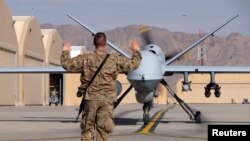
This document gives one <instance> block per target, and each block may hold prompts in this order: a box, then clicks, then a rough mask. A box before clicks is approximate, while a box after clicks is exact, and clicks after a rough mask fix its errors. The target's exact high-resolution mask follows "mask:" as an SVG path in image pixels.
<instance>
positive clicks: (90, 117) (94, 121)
mask: <svg viewBox="0 0 250 141" xmlns="http://www.w3.org/2000/svg"><path fill="white" fill-rule="evenodd" d="M81 128H82V132H81V141H94V139H95V138H96V141H107V140H108V136H109V133H112V132H113V129H114V121H113V103H111V102H108V101H101V100H86V101H85V105H84V111H83V114H82V120H81ZM95 131H96V132H95ZM94 135H95V136H94Z"/></svg>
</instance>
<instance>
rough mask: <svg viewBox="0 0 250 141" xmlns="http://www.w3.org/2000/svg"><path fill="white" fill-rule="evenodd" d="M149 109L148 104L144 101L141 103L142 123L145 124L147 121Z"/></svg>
mask: <svg viewBox="0 0 250 141" xmlns="http://www.w3.org/2000/svg"><path fill="white" fill-rule="evenodd" d="M149 111H150V104H149V103H144V105H143V122H144V125H147V124H148V123H149Z"/></svg>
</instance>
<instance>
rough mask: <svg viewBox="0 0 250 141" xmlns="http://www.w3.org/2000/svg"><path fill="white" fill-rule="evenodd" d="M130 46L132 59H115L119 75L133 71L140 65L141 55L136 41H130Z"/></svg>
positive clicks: (120, 57)
mask: <svg viewBox="0 0 250 141" xmlns="http://www.w3.org/2000/svg"><path fill="white" fill-rule="evenodd" d="M130 44H131V50H132V51H133V56H132V58H131V59H129V58H126V57H123V56H118V58H117V68H118V72H119V73H125V72H128V71H132V70H135V69H136V68H137V67H138V66H139V65H140V63H141V53H140V45H139V41H138V39H134V40H132V41H131V43H130Z"/></svg>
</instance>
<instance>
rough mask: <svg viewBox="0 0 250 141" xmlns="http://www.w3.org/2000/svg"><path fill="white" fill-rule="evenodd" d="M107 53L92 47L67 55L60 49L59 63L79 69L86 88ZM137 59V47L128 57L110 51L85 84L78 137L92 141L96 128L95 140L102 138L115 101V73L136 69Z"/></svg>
mask: <svg viewBox="0 0 250 141" xmlns="http://www.w3.org/2000/svg"><path fill="white" fill-rule="evenodd" d="M106 55H107V53H106V52H101V51H98V50H96V51H95V52H94V53H86V54H83V55H79V56H77V57H75V58H72V59H71V58H70V52H69V51H63V53H62V56H61V63H62V66H63V68H64V69H65V70H67V71H71V72H81V78H80V80H81V87H82V88H86V87H87V86H88V83H89V82H90V80H91V78H92V76H93V75H94V73H95V72H96V70H97V69H98V67H99V66H100V64H101V62H102V61H103V59H104V58H105V56H106ZM140 61H141V54H140V52H139V51H134V52H133V56H132V58H131V59H128V58H126V57H123V56H120V55H119V56H118V55H113V54H111V55H110V56H109V58H108V60H107V61H106V63H105V64H104V66H103V68H102V69H101V71H100V72H99V73H98V75H97V76H96V78H95V80H94V81H93V82H92V84H91V85H90V86H89V88H88V89H87V92H86V96H85V100H86V102H85V107H84V108H85V109H84V112H83V115H82V122H81V127H82V132H81V140H84V141H93V140H94V129H95V128H96V131H97V133H96V139H97V141H106V140H107V139H108V134H109V133H112V132H113V128H114V122H113V102H114V101H116V93H115V92H116V90H115V80H116V78H117V75H118V73H125V72H128V71H131V70H134V69H136V68H137V67H138V66H139V64H140Z"/></svg>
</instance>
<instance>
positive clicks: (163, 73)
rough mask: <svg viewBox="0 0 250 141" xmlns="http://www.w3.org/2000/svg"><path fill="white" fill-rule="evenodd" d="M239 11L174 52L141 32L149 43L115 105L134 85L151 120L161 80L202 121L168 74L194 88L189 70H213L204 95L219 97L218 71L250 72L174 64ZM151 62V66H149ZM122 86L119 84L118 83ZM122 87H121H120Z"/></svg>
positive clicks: (34, 70)
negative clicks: (181, 76) (216, 77)
mask: <svg viewBox="0 0 250 141" xmlns="http://www.w3.org/2000/svg"><path fill="white" fill-rule="evenodd" d="M67 16H68V17H69V18H71V19H72V20H74V21H75V22H77V23H78V24H79V25H81V26H82V27H83V28H85V29H86V30H88V31H89V32H90V33H91V34H92V35H95V34H96V33H97V32H95V31H94V30H93V29H91V28H90V27H88V26H87V25H85V24H84V23H82V22H81V21H80V20H78V19H77V18H75V17H74V16H72V15H71V14H67ZM238 16H239V15H236V16H234V17H232V18H230V19H229V20H228V21H226V22H225V23H223V24H222V25H220V26H218V27H217V28H215V29H214V30H213V31H211V32H209V33H207V34H205V35H204V36H202V37H201V38H200V39H199V40H197V41H195V42H194V43H192V44H191V45H189V46H187V47H186V48H184V49H183V50H182V51H180V52H178V53H176V54H171V55H169V56H168V57H166V55H165V54H164V52H163V50H162V49H161V47H159V46H158V45H156V44H154V43H152V40H151V37H150V34H149V32H148V30H146V31H143V32H142V37H143V39H144V40H145V42H146V45H144V46H143V47H141V51H140V52H141V56H142V60H141V63H140V66H139V67H138V68H137V69H136V70H133V71H129V72H128V73H127V74H126V75H127V79H128V81H129V82H130V86H129V87H128V89H127V90H126V91H125V92H124V93H123V94H121V96H120V97H119V98H118V100H117V102H116V103H115V104H114V107H115V108H116V107H117V106H118V105H119V104H120V102H121V101H122V100H123V98H124V97H126V95H127V94H128V93H129V91H131V89H132V88H134V89H135V92H136V93H135V97H136V100H137V102H138V103H141V104H143V108H142V109H143V122H144V124H145V125H147V124H148V123H149V121H150V114H149V113H150V109H151V108H152V106H153V100H154V98H155V97H157V96H158V93H157V91H156V89H157V86H158V85H159V84H163V85H164V86H165V87H166V88H167V90H168V91H169V92H170V94H171V95H172V96H173V97H174V98H175V99H176V101H177V102H178V103H179V104H180V106H181V107H182V108H183V110H184V111H185V112H186V113H187V114H188V115H189V117H190V120H194V121H195V122H196V123H200V122H201V112H200V111H196V110H194V109H192V108H191V107H190V106H189V105H188V104H187V103H185V102H184V101H183V100H182V99H180V98H179V97H178V96H177V94H176V93H175V92H174V91H173V90H172V89H171V88H170V86H169V85H168V83H167V81H166V80H165V79H167V77H168V76H170V75H173V74H183V78H184V81H183V82H182V91H190V90H191V81H189V80H188V76H189V74H201V73H202V74H204V73H207V74H210V83H209V84H207V85H206V86H205V87H204V91H205V92H204V95H205V96H206V97H210V95H211V90H214V95H215V96H216V97H220V95H221V92H220V89H221V87H220V86H219V85H218V84H217V83H216V81H215V75H216V74H218V73H250V67H233V66H184V65H171V63H173V62H174V61H175V60H178V59H179V58H180V57H181V56H182V55H184V54H185V53H187V52H188V51H190V50H191V49H192V48H194V47H196V46H197V45H198V44H200V43H201V42H202V41H204V40H206V39H207V38H209V37H212V36H214V33H215V32H217V31H218V30H220V29H221V28H223V27H224V26H225V25H227V24H228V23H230V22H231V21H233V20H234V19H236V18H237V17H238ZM107 44H108V45H109V46H110V47H111V48H113V49H114V50H115V51H117V52H118V53H119V54H121V55H123V56H125V57H127V58H131V56H130V55H129V54H128V53H127V52H125V51H123V50H122V49H121V48H119V47H117V46H116V45H114V44H113V43H111V42H110V41H107ZM148 66H150V67H148ZM0 73H68V72H67V71H65V70H64V69H63V68H62V67H22V68H14V67H13V68H0ZM118 87H119V88H117V89H120V86H119V85H118ZM119 91H120V90H119Z"/></svg>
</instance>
